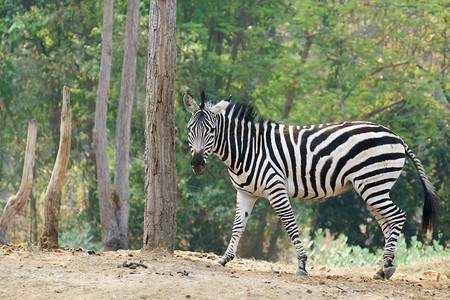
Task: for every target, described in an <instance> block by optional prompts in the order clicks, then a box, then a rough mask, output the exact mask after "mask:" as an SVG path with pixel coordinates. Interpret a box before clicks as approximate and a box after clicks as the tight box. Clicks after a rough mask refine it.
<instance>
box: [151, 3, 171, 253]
mask: <svg viewBox="0 0 450 300" xmlns="http://www.w3.org/2000/svg"><path fill="white" fill-rule="evenodd" d="M176 7H177V6H176V0H165V1H164V0H151V1H150V24H149V43H148V60H147V63H148V65H147V75H146V76H147V86H146V92H147V95H146V100H145V102H146V110H145V112H146V115H145V119H146V126H145V212H144V245H143V249H144V250H164V251H168V252H173V250H174V247H175V235H176V227H177V226H176V211H177V197H176V187H177V186H176V170H175V142H174V135H175V133H174V132H175V123H174V105H175V91H174V88H175V87H174V83H175V69H176V68H175V66H176Z"/></svg>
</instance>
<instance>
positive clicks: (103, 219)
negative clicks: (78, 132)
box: [94, 0, 119, 251]
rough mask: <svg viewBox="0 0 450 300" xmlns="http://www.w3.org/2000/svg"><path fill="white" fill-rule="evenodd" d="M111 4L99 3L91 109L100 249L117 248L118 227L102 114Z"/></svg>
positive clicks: (108, 68) (105, 107)
mask: <svg viewBox="0 0 450 300" xmlns="http://www.w3.org/2000/svg"><path fill="white" fill-rule="evenodd" d="M113 6H114V5H113V1H112V0H104V2H103V36H102V60H101V62H100V75H99V78H98V89H97V103H96V106H95V126H94V147H95V157H96V162H97V185H98V197H99V206H100V223H101V225H102V240H103V249H104V250H105V251H108V250H117V249H118V244H119V241H118V235H119V234H118V232H119V229H118V226H117V223H116V221H115V215H114V208H113V204H112V202H111V179H110V174H109V163H108V149H107V147H108V143H107V139H106V114H107V111H108V93H109V81H110V75H111V59H112V31H113Z"/></svg>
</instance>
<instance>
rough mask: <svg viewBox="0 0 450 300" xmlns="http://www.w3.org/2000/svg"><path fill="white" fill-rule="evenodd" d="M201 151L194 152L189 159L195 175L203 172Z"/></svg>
mask: <svg viewBox="0 0 450 300" xmlns="http://www.w3.org/2000/svg"><path fill="white" fill-rule="evenodd" d="M202 154H203V151H201V152H195V153H194V155H193V156H192V160H191V168H192V171H193V172H194V174H195V175H202V174H203V172H205V166H206V164H205V160H204V159H203V155H202Z"/></svg>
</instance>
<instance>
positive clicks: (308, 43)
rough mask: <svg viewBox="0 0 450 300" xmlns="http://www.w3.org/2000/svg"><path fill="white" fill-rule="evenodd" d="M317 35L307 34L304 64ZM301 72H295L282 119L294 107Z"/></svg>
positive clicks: (301, 60)
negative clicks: (297, 82)
mask: <svg viewBox="0 0 450 300" xmlns="http://www.w3.org/2000/svg"><path fill="white" fill-rule="evenodd" d="M316 35H317V33H312V34H307V37H306V43H305V46H304V48H303V52H302V56H301V58H300V62H301V64H302V65H304V64H305V62H306V59H307V58H308V55H309V50H310V49H311V45H312V42H313V39H314V37H315V36H316ZM300 74H301V71H297V73H295V75H294V80H293V83H292V84H293V85H292V88H291V89H290V90H289V91H288V94H287V97H286V103H285V104H284V110H283V114H282V116H281V118H282V119H287V117H288V116H289V112H290V111H291V107H292V103H294V99H295V92H296V90H297V87H298V86H297V84H296V81H297V77H298V76H299V75H300Z"/></svg>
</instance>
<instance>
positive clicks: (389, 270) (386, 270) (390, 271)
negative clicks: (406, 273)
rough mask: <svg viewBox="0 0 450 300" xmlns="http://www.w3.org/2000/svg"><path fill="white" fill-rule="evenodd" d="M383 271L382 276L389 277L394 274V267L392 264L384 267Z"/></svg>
mask: <svg viewBox="0 0 450 300" xmlns="http://www.w3.org/2000/svg"><path fill="white" fill-rule="evenodd" d="M383 272H384V278H386V279H389V278H391V277H392V275H394V272H395V267H394V266H392V267H387V268H384V269H383Z"/></svg>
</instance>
